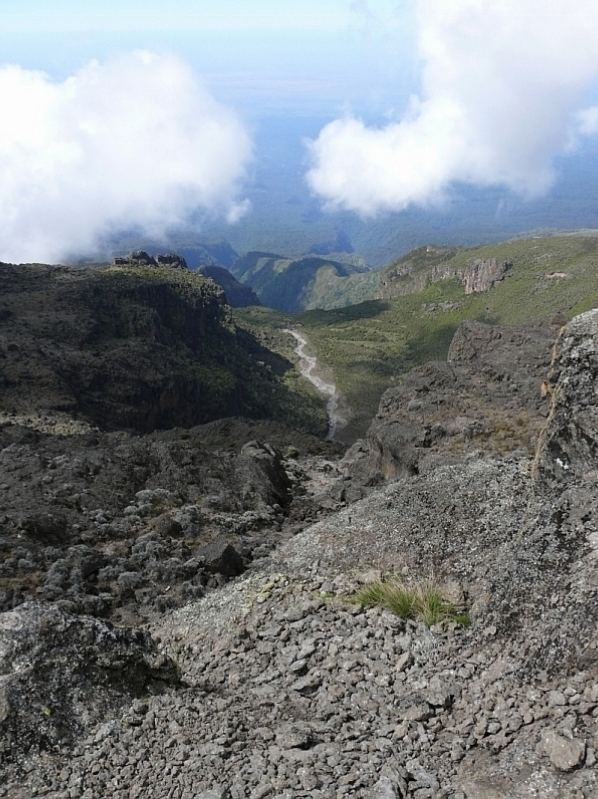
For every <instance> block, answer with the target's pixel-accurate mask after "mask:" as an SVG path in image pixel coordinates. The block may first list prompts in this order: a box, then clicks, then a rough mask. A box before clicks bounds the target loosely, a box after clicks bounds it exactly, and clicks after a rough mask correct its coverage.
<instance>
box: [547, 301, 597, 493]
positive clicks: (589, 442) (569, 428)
mask: <svg viewBox="0 0 598 799" xmlns="http://www.w3.org/2000/svg"><path fill="white" fill-rule="evenodd" d="M544 391H545V393H547V394H549V395H550V398H551V405H550V415H549V418H548V423H547V425H546V427H545V429H544V431H543V433H542V436H541V439H540V443H539V446H538V450H537V454H536V459H535V471H536V474H537V476H538V477H540V478H542V479H546V480H549V481H554V480H558V481H565V482H571V481H573V480H575V479H580V478H581V479H583V480H585V481H587V480H594V481H595V479H596V476H597V475H598V309H594V310H592V311H588V312H587V313H584V314H581V316H577V317H576V318H575V319H573V320H572V321H571V322H570V323H569V324H568V325H567V326H566V327H563V328H562V330H561V332H560V335H559V337H558V339H557V341H556V343H555V345H554V352H553V360H552V368H551V371H550V374H549V375H548V380H547V382H546V383H545V384H544Z"/></svg>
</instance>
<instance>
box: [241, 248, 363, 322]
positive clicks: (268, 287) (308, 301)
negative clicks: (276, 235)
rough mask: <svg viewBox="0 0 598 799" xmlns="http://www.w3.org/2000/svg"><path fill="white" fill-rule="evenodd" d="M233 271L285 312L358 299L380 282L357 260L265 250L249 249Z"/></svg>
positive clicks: (330, 305) (263, 300)
mask: <svg viewBox="0 0 598 799" xmlns="http://www.w3.org/2000/svg"><path fill="white" fill-rule="evenodd" d="M353 260H355V259H353ZM231 272H232V273H233V274H234V276H235V277H236V278H237V279H238V280H239V281H240V282H241V283H244V284H246V285H248V286H251V287H252V288H253V290H254V291H255V293H256V294H257V295H258V297H259V298H260V301H261V302H262V303H263V304H264V305H268V306H269V307H271V308H276V309H277V310H279V311H283V312H284V313H293V312H295V311H301V310H309V309H311V308H335V307H337V306H343V305H347V304H350V303H351V302H359V301H360V300H362V299H363V298H364V297H365V296H366V295H367V294H368V293H370V292H371V291H373V290H374V289H375V287H376V286H377V283H378V277H377V275H376V273H375V272H367V271H366V270H365V268H364V267H361V266H359V265H356V264H354V263H348V262H347V263H345V262H343V263H341V262H339V261H331V260H327V259H325V258H317V257H315V256H308V257H305V258H299V259H293V258H284V257H283V256H281V255H276V254H275V253H266V252H248V253H247V254H246V255H244V256H243V257H242V258H240V259H239V260H238V261H237V262H236V263H235V265H234V267H232V268H231Z"/></svg>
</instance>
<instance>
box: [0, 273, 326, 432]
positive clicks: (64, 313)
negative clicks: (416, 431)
mask: <svg viewBox="0 0 598 799" xmlns="http://www.w3.org/2000/svg"><path fill="white" fill-rule="evenodd" d="M290 368H292V365H291V364H290V363H285V362H283V359H281V358H278V359H277V358H276V357H274V359H273V356H272V353H269V352H266V351H264V349H263V347H261V345H259V344H258V342H257V341H255V340H254V339H253V338H252V337H251V336H250V335H249V334H248V333H246V332H244V331H239V330H237V328H236V327H235V326H234V324H233V322H232V320H231V317H230V310H229V308H228V307H227V306H226V305H225V297H224V294H223V293H222V291H221V290H220V289H219V288H218V287H216V286H215V285H214V283H212V282H211V281H209V280H207V279H205V278H203V277H201V276H199V275H197V274H194V273H191V272H189V271H188V270H187V269H180V268H177V269H173V268H170V267H169V266H168V265H160V266H158V267H151V268H149V267H148V268H144V267H131V266H127V265H125V266H120V267H119V266H113V267H108V268H84V269H77V268H71V267H62V266H45V265H40V264H33V265H26V266H13V265H9V264H3V265H1V266H0V390H1V394H0V412H4V413H8V414H16V413H18V414H23V413H30V412H36V413H43V412H56V411H58V412H66V413H68V414H70V415H72V416H75V417H78V418H80V419H83V420H85V421H88V422H91V423H93V424H95V425H97V426H99V427H100V428H102V429H106V430H116V429H133V430H138V431H140V432H147V431H149V430H153V429H156V428H169V427H174V426H180V427H189V426H192V425H195V424H199V423H203V422H207V421H210V420H213V419H217V418H223V417H226V416H231V415H245V416H250V417H254V418H263V417H274V418H277V417H281V416H285V415H286V416H288V414H289V413H290V410H289V409H290V408H294V409H295V410H294V414H295V416H296V417H297V421H298V422H299V423H301V422H304V423H305V422H307V423H308V424H309V421H308V418H309V416H310V413H311V411H310V410H309V409H302V408H301V401H300V400H299V402H298V403H297V398H295V397H291V396H290V394H289V391H288V389H286V387H285V386H284V385H283V383H282V381H281V379H280V378H281V376H282V375H283V374H284V372H285V371H286V370H287V369H290Z"/></svg>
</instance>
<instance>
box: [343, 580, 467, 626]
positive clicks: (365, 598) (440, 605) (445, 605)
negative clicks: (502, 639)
mask: <svg viewBox="0 0 598 799" xmlns="http://www.w3.org/2000/svg"><path fill="white" fill-rule="evenodd" d="M355 599H356V600H357V602H359V604H360V605H366V606H377V607H382V608H385V609H386V610H388V611H390V613H394V614H395V616H399V617H400V618H401V619H414V620H416V621H422V622H423V623H424V624H427V625H428V627H431V626H432V625H433V624H439V623H448V622H456V623H457V624H460V625H462V626H464V627H465V626H467V625H468V624H469V616H468V615H467V614H466V613H463V612H462V611H460V610H458V609H457V608H456V607H455V606H454V605H453V604H452V603H451V602H450V601H449V600H448V599H446V597H445V596H443V593H442V588H441V586H440V585H438V583H436V582H435V581H434V580H433V579H431V578H430V579H427V580H421V581H419V582H416V583H412V584H406V583H404V582H402V581H401V580H399V579H398V578H396V577H393V578H391V579H389V580H376V581H375V582H373V583H368V584H367V585H364V586H363V587H362V588H360V589H359V590H358V591H357V592H356V594H355Z"/></svg>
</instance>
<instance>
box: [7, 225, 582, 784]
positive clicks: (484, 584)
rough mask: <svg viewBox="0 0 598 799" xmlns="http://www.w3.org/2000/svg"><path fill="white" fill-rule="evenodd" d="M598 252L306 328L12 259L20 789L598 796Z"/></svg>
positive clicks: (168, 268)
mask: <svg viewBox="0 0 598 799" xmlns="http://www.w3.org/2000/svg"><path fill="white" fill-rule="evenodd" d="M595 243H596V244H598V239H596V240H594V239H592V238H588V237H585V238H584V237H576V236H571V237H562V238H558V239H557V238H554V239H551V238H548V239H541V240H528V241H527V242H523V241H513V242H506V243H504V244H501V245H488V247H483V248H476V249H474V250H454V249H451V250H447V249H443V248H433V247H430V248H423V249H421V250H417V251H414V253H412V254H410V255H409V256H407V257H406V258H404V259H401V260H400V261H399V262H396V263H394V264H391V265H390V266H389V267H388V268H387V269H386V270H383V271H382V272H381V273H380V275H378V277H377V279H379V281H380V282H379V285H378V288H377V291H378V292H379V294H378V295H377V296H372V297H371V298H370V299H369V300H367V301H365V302H363V303H361V304H359V305H353V306H347V307H345V308H336V309H332V310H328V311H324V310H312V311H310V312H303V313H300V314H283V313H281V312H278V311H274V310H272V309H270V308H267V307H263V306H252V307H245V308H236V309H234V310H233V311H231V309H230V308H229V307H228V305H226V304H225V301H224V300H225V298H224V295H223V293H222V291H221V290H220V289H218V288H217V287H216V286H215V284H214V283H213V282H212V281H211V280H208V279H206V278H204V277H202V276H200V275H197V274H195V273H192V272H189V271H188V270H186V269H185V268H184V267H183V266H182V265H181V263H180V259H178V260H175V259H174V258H173V257H171V256H168V257H167V260H162V261H160V259H159V258H157V259H156V258H153V257H150V256H147V259H146V260H145V261H143V262H141V261H140V260H139V258H138V259H137V260H135V258H133V259H132V260H131V259H128V261H127V263H122V264H120V265H113V266H112V267H104V268H85V269H77V268H74V267H50V266H44V265H29V266H20V267H15V266H11V265H2V266H0V281H1V283H0V285H1V287H2V292H1V294H0V302H1V303H2V306H1V309H0V345H1V356H2V357H1V358H0V378H1V381H2V382H1V385H2V392H1V395H0V525H1V528H0V529H1V537H0V552H1V555H0V611H1V612H0V797H8V799H28V797H34V796H40V797H41V796H44V797H48V798H49V799H66V797H68V798H69V799H96V798H97V799H103V797H108V796H110V797H116V798H117V799H118V798H119V797H122V799H129V797H132V798H133V799H135V798H137V799H139V798H141V799H146V798H147V799H150V798H151V799H162V798H164V799H166V798H167V797H168V798H169V799H170V798H171V797H175V798H176V799H241V797H249V798H250V799H294V797H297V798H299V797H304V798H305V799H341V797H356V798H361V799H540V797H542V799H544V798H546V799H561V798H566V799H590V797H593V796H595V795H596V794H597V793H598V777H597V774H598V771H597V768H596V766H597V762H598V761H597V758H598V726H597V725H598V644H597V638H596V630H597V624H598V557H597V553H598V543H597V536H598V533H597V530H598V490H597V488H596V486H597V483H596V475H597V474H598V470H597V467H596V457H597V453H598V423H597V417H596V400H595V397H596V393H597V391H598V312H597V311H594V310H589V309H591V308H593V307H594V305H598V286H597V284H596V281H595V275H596V267H597V266H598V251H597V250H596V247H595V246H594V244H595ZM144 255H145V254H144ZM168 259H170V260H168ZM123 260H127V259H123ZM504 264H508V268H504V269H503V268H502V266H501V265H504ZM354 276H356V277H358V275H357V274H356V275H354ZM384 281H385V285H383V283H384ZM482 283H483V284H484V285H483V286H482ZM482 288H483V290H481V289H482ZM583 311H586V313H582V315H581V316H579V315H578V314H580V313H581V312H583ZM573 317H574V318H573ZM292 332H294V335H292ZM301 342H307V343H308V344H305V345H302V344H301ZM298 343H299V345H300V346H301V352H299V353H298V352H297V349H298ZM307 346H309V350H308V353H309V355H310V357H311V358H312V359H313V358H316V357H317V365H318V367H319V368H320V369H324V370H329V372H328V371H324V372H322V373H319V374H320V375H321V377H322V379H324V380H325V382H333V383H334V384H335V386H336V389H337V390H339V391H340V394H341V400H342V402H343V403H344V405H343V408H342V414H343V415H344V413H345V406H346V407H347V409H348V410H350V412H351V418H350V420H349V423H348V425H347V426H346V427H344V428H343V429H342V430H341V429H340V428H339V429H338V430H337V431H335V436H334V440H325V434H326V429H327V424H328V421H327V417H326V408H325V398H323V397H322V396H321V395H319V394H318V393H317V392H316V390H315V388H314V387H313V386H312V385H311V384H310V383H309V382H308V381H307V380H305V378H303V377H301V375H300V368H301V356H303V360H305V348H306V347H307ZM310 363H311V362H310ZM311 366H313V363H312V364H311ZM304 371H305V368H304ZM328 374H330V375H333V377H331V378H328V377H327V375H328ZM347 445H350V446H349V448H348V449H347V448H346V447H347ZM397 585H401V586H403V587H405V588H406V589H408V590H409V591H411V592H412V593H417V592H418V591H419V592H421V591H424V590H427V591H428V592H429V591H432V589H433V592H439V596H440V597H441V599H440V600H439V601H440V606H439V607H440V611H441V612H439V615H437V616H435V617H434V618H431V619H430V618H427V619H424V618H423V617H422V616H420V615H418V613H416V612H409V613H406V614H405V616H404V617H402V616H400V615H397V614H396V613H395V612H391V611H390V610H389V609H388V608H387V607H385V606H384V605H383V603H382V602H381V601H380V600H379V599H373V600H372V599H371V597H378V598H379V597H380V596H381V593H380V592H381V591H382V589H384V587H385V586H395V587H396V586H397ZM366 589H367V590H366ZM368 591H369V594H368ZM366 595H367V596H369V597H370V600H367V601H366V600H365V599H364V597H365V596H366ZM443 613H444V615H443Z"/></svg>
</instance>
